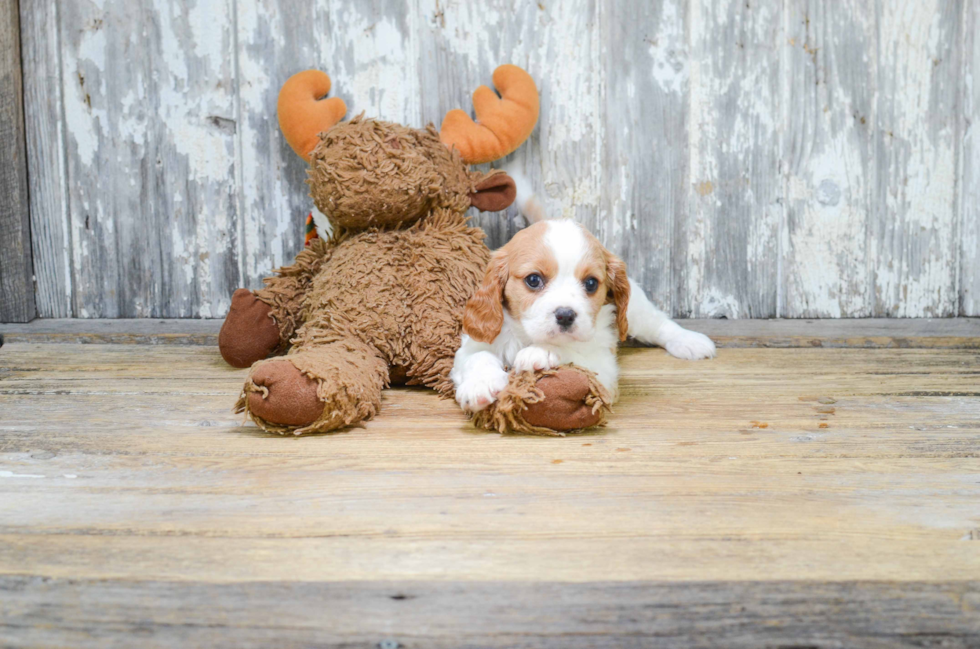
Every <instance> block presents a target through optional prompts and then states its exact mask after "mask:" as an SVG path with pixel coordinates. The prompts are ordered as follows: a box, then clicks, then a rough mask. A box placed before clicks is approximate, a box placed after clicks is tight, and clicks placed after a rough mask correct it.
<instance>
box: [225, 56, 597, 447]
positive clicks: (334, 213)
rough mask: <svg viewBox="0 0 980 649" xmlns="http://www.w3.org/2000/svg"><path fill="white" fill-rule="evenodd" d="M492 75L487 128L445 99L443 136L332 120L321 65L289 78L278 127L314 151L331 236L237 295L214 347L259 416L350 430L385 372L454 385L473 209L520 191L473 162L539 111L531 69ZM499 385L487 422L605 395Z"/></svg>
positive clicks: (522, 422)
mask: <svg viewBox="0 0 980 649" xmlns="http://www.w3.org/2000/svg"><path fill="white" fill-rule="evenodd" d="M494 82H495V84H496V85H497V87H498V88H499V89H500V91H501V94H502V98H498V97H497V96H496V94H494V93H493V92H492V91H490V90H489V89H488V88H485V87H482V86H481V88H480V89H478V90H477V91H476V93H474V105H475V107H476V112H477V117H478V118H479V120H480V124H479V125H478V124H475V123H473V122H472V120H470V119H469V117H468V116H466V114H465V113H462V111H451V112H450V113H449V114H448V115H447V118H446V120H445V122H444V124H443V129H442V132H441V133H437V132H436V131H435V129H434V128H432V127H431V126H429V127H428V128H426V129H412V128H407V127H404V126H400V125H397V124H391V123H388V122H382V121H378V120H370V119H363V118H355V119H352V120H350V121H348V122H343V123H337V122H338V120H339V119H340V117H342V116H343V114H344V112H345V111H346V108H345V107H344V106H343V102H341V101H340V100H338V99H327V100H320V98H321V97H323V96H324V95H325V94H326V93H327V92H328V91H329V88H330V82H329V78H327V77H326V75H324V74H322V73H317V72H304V73H300V74H298V75H296V76H294V77H293V78H292V79H290V80H289V81H288V82H287V83H286V85H285V86H284V87H283V90H282V91H281V93H280V99H279V118H280V126H281V128H282V130H283V132H284V134H285V135H286V138H287V140H288V141H289V143H290V145H291V146H292V147H293V149H294V150H295V151H296V152H297V153H299V154H300V155H301V156H303V157H304V158H307V159H308V160H309V162H310V170H309V176H310V178H309V180H308V183H309V185H310V189H311V192H310V194H311V196H312V197H313V199H314V202H315V204H316V206H317V208H318V209H319V210H320V211H321V212H322V213H324V214H325V215H326V216H327V217H328V218H329V220H330V222H331V225H332V226H333V229H334V232H333V235H332V236H331V237H330V238H329V239H327V240H322V239H315V240H313V241H312V242H311V245H310V246H309V247H308V248H307V249H305V250H304V251H302V252H301V253H300V254H299V255H298V256H297V258H296V261H295V263H294V264H292V265H291V266H287V267H285V268H281V269H279V270H278V271H277V273H276V276H274V277H271V278H269V279H267V280H266V287H265V288H263V289H260V290H258V291H254V292H252V291H247V290H245V289H239V290H238V291H236V292H235V295H234V297H233V300H232V308H231V311H230V312H229V314H228V317H227V318H226V320H225V324H224V325H223V327H222V330H221V334H220V337H219V347H220V349H221V353H222V356H223V357H224V358H225V359H226V360H227V361H228V362H229V363H230V364H232V365H234V366H236V367H249V366H251V371H250V372H249V376H248V378H247V380H246V382H245V387H244V390H243V393H242V396H241V398H240V399H239V402H238V408H239V410H240V411H244V412H246V413H248V415H249V416H250V417H251V418H252V419H253V420H254V421H255V422H256V423H257V424H258V425H259V426H261V427H263V428H265V429H266V430H270V431H274V432H279V433H286V432H291V433H295V434H301V433H305V432H325V431H329V430H334V429H337V428H341V427H344V426H349V425H351V424H354V423H357V422H359V421H362V420H364V419H368V418H370V417H372V416H374V415H375V414H376V413H377V412H378V410H379V408H380V405H381V391H382V389H384V388H385V387H386V386H387V385H389V384H391V383H407V384H416V385H425V386H428V387H431V388H434V389H436V390H438V391H439V392H440V393H441V394H443V395H446V396H451V395H452V390H453V387H452V382H451V381H450V380H449V372H450V370H451V368H452V363H453V356H454V354H455V352H456V349H457V347H458V346H459V339H460V332H461V327H462V316H463V310H464V307H465V304H466V300H467V299H468V298H469V297H470V296H471V295H472V294H473V293H474V291H475V290H476V289H477V287H478V286H479V285H480V283H481V281H482V279H483V275H484V272H485V269H486V266H487V263H488V261H489V258H490V252H489V250H488V249H487V247H486V245H485V244H484V243H483V238H484V234H483V232H482V231H481V230H479V229H478V228H473V227H470V226H468V225H467V218H466V216H465V212H466V210H467V209H468V208H469V207H470V206H476V207H478V208H479V209H483V210H493V211H496V210H501V209H504V208H506V207H507V206H508V205H509V204H510V203H511V202H513V200H514V196H515V191H516V190H515V187H514V183H513V181H512V180H511V179H510V178H509V177H508V176H507V175H506V174H504V173H502V172H499V171H491V172H490V173H482V172H476V171H471V170H470V169H469V166H468V163H473V162H482V161H488V160H494V159H497V158H499V157H503V156H504V155H506V154H508V153H510V152H511V151H513V150H514V149H515V148H517V146H519V145H520V144H521V143H522V142H523V141H524V139H526V138H527V137H528V136H529V135H530V132H531V130H532V129H533V126H534V123H535V121H536V120H537V112H538V98H537V90H536V88H535V87H534V83H533V81H531V79H530V77H529V76H528V75H527V73H525V72H524V71H523V70H521V69H519V68H516V67H514V66H501V67H500V68H498V69H497V71H496V72H495V73H494ZM488 93H489V94H488ZM283 352H285V355H284V356H276V354H282V353H283ZM270 357H271V358H270ZM538 379H540V381H539V380H538ZM505 392H506V394H504V395H502V396H501V399H500V401H499V404H500V405H499V410H497V409H495V410H493V411H491V412H487V413H484V414H483V416H482V417H481V419H479V420H478V425H482V426H483V427H485V428H491V429H496V430H499V431H501V432H506V431H524V432H544V433H547V432H554V431H562V430H568V429H571V428H582V427H587V426H589V425H594V424H595V423H598V422H599V420H600V419H601V418H602V409H603V408H602V407H603V406H604V405H605V399H604V397H603V395H601V394H596V388H595V384H594V382H593V381H591V380H590V378H589V377H588V376H587V375H586V374H585V373H583V372H581V371H579V370H577V369H574V368H562V369H561V370H559V372H558V373H555V372H549V373H548V375H547V376H537V377H535V376H533V375H531V376H521V377H514V380H513V381H512V382H511V385H509V386H508V388H507V390H505ZM549 393H551V394H553V396H554V398H552V399H549V398H548V396H549Z"/></svg>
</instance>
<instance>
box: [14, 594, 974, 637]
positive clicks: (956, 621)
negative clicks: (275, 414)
mask: <svg viewBox="0 0 980 649" xmlns="http://www.w3.org/2000/svg"><path fill="white" fill-rule="evenodd" d="M0 592H4V593H6V594H8V595H9V596H11V597H12V598H13V599H14V600H15V601H16V607H14V608H12V609H11V610H10V611H9V612H8V614H7V615H5V616H4V618H5V619H4V620H3V622H4V623H5V624H4V626H3V627H2V628H3V629H4V631H5V634H4V635H5V636H6V637H7V638H8V641H10V642H13V646H66V645H70V646H74V647H79V648H84V647H99V648H101V647H116V646H128V645H130V644H131V643H132V639H133V638H134V637H139V639H140V643H141V645H142V646H147V647H171V646H173V647H185V646H191V645H194V646H208V647H248V648H251V647H267V646H269V645H270V644H273V645H275V646H276V647H284V648H287V647H288V648H292V647H308V646H313V645H315V646H317V647H352V646H357V647H362V646H363V647H381V648H382V649H390V648H394V647H446V648H456V647H460V646H480V647H515V646H520V647H563V648H590V649H591V648H593V647H596V648H599V647H601V648H606V647H641V646H642V647H703V646H708V645H710V644H712V643H713V642H715V641H717V639H718V638H724V639H725V642H724V644H725V646H726V647H746V648H753V649H754V648H756V647H760V646H767V647H770V646H819V647H836V646H847V647H855V648H863V647H884V646H890V647H921V646H922V645H923V643H929V642H932V641H935V642H941V643H942V646H943V647H950V648H951V649H956V648H960V647H969V646H975V644H976V641H977V639H978V635H980V625H978V622H977V616H976V615H973V614H972V607H973V606H975V603H976V602H977V601H978V598H980V586H978V584H977V583H976V582H964V583H960V584H955V585H944V584H934V583H928V582H921V583H912V584H903V585H902V586H900V587H896V586H894V585H891V584H880V583H863V582H859V583H841V584H809V583H803V582H776V583H767V582H761V583H760V582H735V583H731V582H711V583H692V584H676V583H669V582H648V583H637V584H617V583H597V584H582V585H578V584H563V583H538V584H536V583H512V584H506V585H502V584H499V583H485V582H475V583H474V582H450V583H432V582H417V581H405V582H389V583H364V582H340V583H299V584H297V583H291V582H282V581H273V582H264V583H252V584H248V585H247V586H245V587H243V586H242V585H240V584H207V583H192V584H175V583H173V582H164V581H149V580H139V581H109V582H100V581H91V580H65V579H38V578H21V577H6V578H3V579H0Z"/></svg>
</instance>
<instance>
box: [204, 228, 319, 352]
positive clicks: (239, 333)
mask: <svg viewBox="0 0 980 649" xmlns="http://www.w3.org/2000/svg"><path fill="white" fill-rule="evenodd" d="M327 251H328V249H327V248H326V246H325V244H324V243H323V241H321V240H320V239H315V240H314V241H313V243H312V245H311V246H310V247H309V248H306V249H305V250H303V251H302V252H300V253H299V254H298V255H297V256H296V261H295V262H293V264H292V265H290V266H284V267H282V268H280V269H278V270H277V271H276V275H275V276H273V277H269V278H267V279H266V280H265V287H264V288H261V289H259V290H257V291H249V290H248V289H244V288H240V289H238V290H237V291H235V294H234V295H233V296H232V298H231V309H230V310H229V311H228V315H227V316H226V317H225V322H224V324H223V325H221V333H220V334H218V350H219V351H220V352H221V356H222V358H224V359H225V361H226V362H227V363H228V364H229V365H231V366H232V367H249V366H250V365H252V363H254V362H256V361H260V360H262V359H263V358H268V357H269V356H272V355H273V354H275V353H276V352H282V351H284V350H285V349H286V348H287V347H288V346H289V341H290V339H291V338H292V337H293V333H294V332H295V331H296V328H297V327H298V326H299V325H300V324H302V321H301V320H302V316H301V314H302V312H303V300H304V299H305V297H306V292H307V290H308V289H309V286H310V282H311V281H312V278H313V275H315V274H316V272H317V271H318V270H320V266H321V265H322V263H323V261H324V259H325V258H326V254H327Z"/></svg>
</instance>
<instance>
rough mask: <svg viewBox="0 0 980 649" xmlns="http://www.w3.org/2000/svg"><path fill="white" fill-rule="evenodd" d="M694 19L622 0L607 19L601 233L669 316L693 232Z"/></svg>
mask: <svg viewBox="0 0 980 649" xmlns="http://www.w3.org/2000/svg"><path fill="white" fill-rule="evenodd" d="M687 15H688V3H687V2H686V1H683V0H664V1H663V2H630V1H629V0H622V1H619V2H614V3H611V4H608V5H607V6H606V7H605V11H604V14H603V20H602V25H603V33H602V42H603V43H604V44H605V47H604V48H603V53H604V54H603V69H602V76H603V79H605V90H604V93H603V113H604V114H605V115H606V116H607V117H606V119H604V120H603V123H604V125H605V128H604V130H603V134H602V159H603V164H602V206H601V212H600V218H599V221H598V223H597V224H596V226H597V235H598V236H600V237H601V238H602V239H603V240H604V241H605V243H606V245H607V246H609V247H610V248H612V249H614V250H616V251H617V252H618V253H619V254H620V255H621V256H622V258H623V259H624V260H625V261H626V263H627V265H628V266H629V272H630V276H631V277H632V278H633V279H635V280H636V281H638V282H640V284H641V285H642V286H644V288H646V289H647V292H648V293H649V295H650V296H651V298H652V299H653V300H654V301H655V302H656V303H658V305H659V306H660V307H661V308H662V309H664V310H666V311H668V312H674V311H676V305H675V296H674V288H675V282H676V281H677V280H678V279H679V278H681V277H683V276H684V275H685V274H686V272H687V268H686V267H685V266H684V265H683V264H681V263H680V259H677V258H675V256H674V254H673V253H674V250H673V247H674V245H675V241H676V242H678V244H679V245H680V242H681V241H682V240H683V239H684V238H685V236H686V232H685V231H684V229H683V220H684V218H685V217H686V215H687V211H688V206H689V202H690V201H691V200H692V194H691V189H690V188H691V180H690V169H689V167H688V165H687V162H688V157H689V152H688V138H687V134H688V133H689V124H688V94H689V92H690V87H689V86H690V61H689V49H688V43H687V34H688V25H687V22H686V19H687ZM675 229H676V238H675ZM675 259H676V261H677V263H674V262H675Z"/></svg>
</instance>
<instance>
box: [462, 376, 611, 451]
mask: <svg viewBox="0 0 980 649" xmlns="http://www.w3.org/2000/svg"><path fill="white" fill-rule="evenodd" d="M611 404H612V397H611V395H610V394H609V392H608V391H607V390H606V389H605V388H604V387H602V385H600V384H599V382H598V381H597V380H596V377H595V375H594V374H593V373H592V372H589V371H588V370H584V369H582V368H580V367H575V366H572V365H564V366H562V367H559V368H556V369H553V370H547V371H544V372H521V373H519V374H514V375H512V376H511V378H510V383H508V384H507V387H506V388H504V389H503V391H502V392H500V394H498V395H497V400H496V401H495V402H494V403H492V404H490V406H489V407H488V408H486V409H485V410H481V411H480V412H478V413H476V415H475V416H474V418H473V424H474V425H475V426H476V427H477V428H483V429H485V430H495V431H497V432H499V433H525V434H531V435H564V434H565V433H567V432H570V431H574V430H581V429H585V428H591V427H593V426H599V425H601V424H603V423H604V422H605V415H606V411H608V410H609V408H610V405H611Z"/></svg>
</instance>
